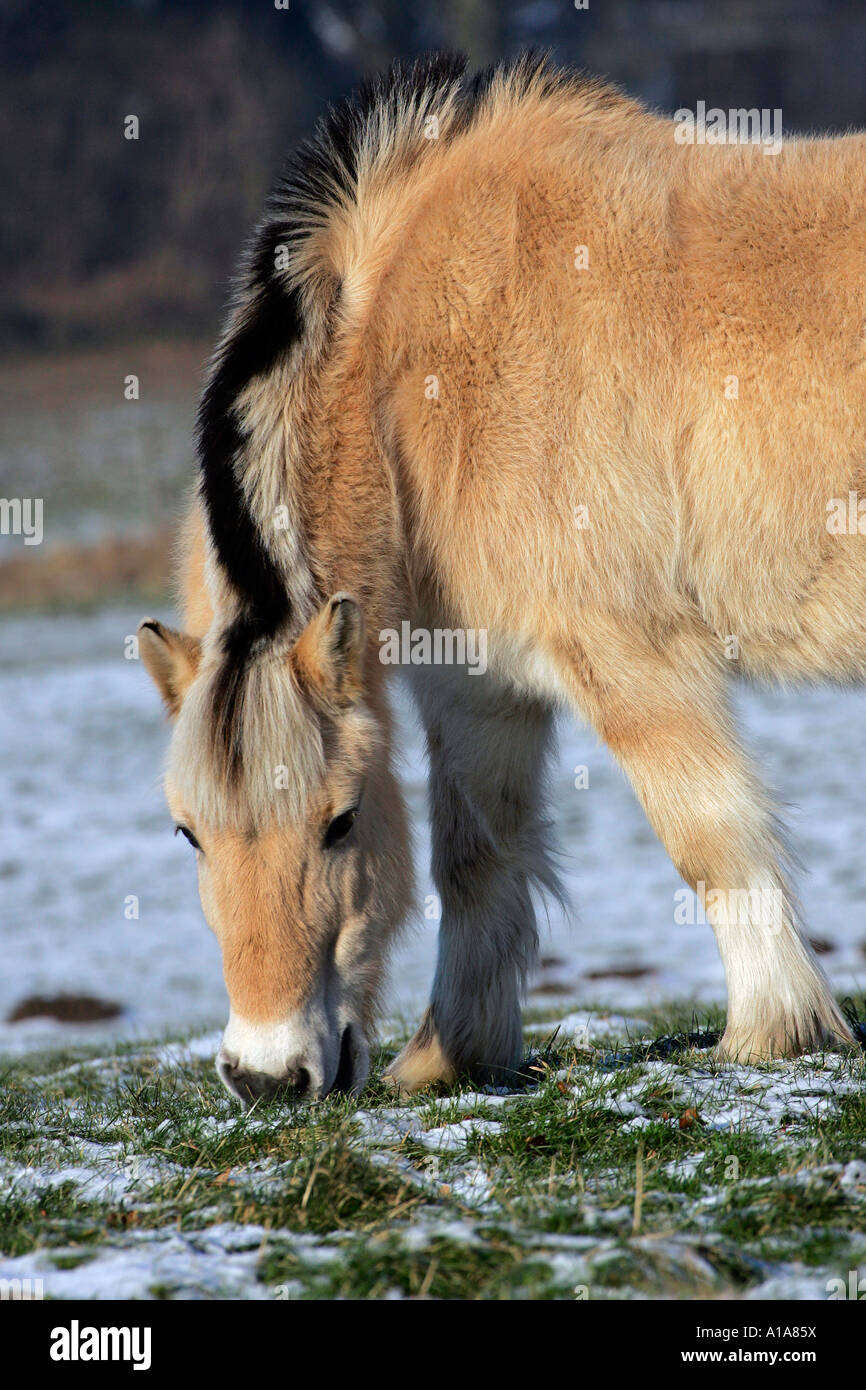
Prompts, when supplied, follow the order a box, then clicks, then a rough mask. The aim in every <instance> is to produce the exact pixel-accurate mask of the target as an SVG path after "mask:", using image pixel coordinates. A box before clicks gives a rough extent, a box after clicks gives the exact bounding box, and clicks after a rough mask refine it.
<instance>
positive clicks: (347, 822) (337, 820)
mask: <svg viewBox="0 0 866 1390" xmlns="http://www.w3.org/2000/svg"><path fill="white" fill-rule="evenodd" d="M357 814H358V808H357V806H353V807H352V809H351V810H350V811H343V812H342V813H341V814H340V815H339V816H335V817H334V819H333V820H332V821H331V824H330V825H329V826H328V828H327V830H326V831H325V840H324V848H325V849H331V848H332V847H333V846H334V845H338V844H339V843H340V841H341V840H345V838H346V836H347V835H348V834H349V831H350V830H351V829H352V826H353V825H354V824H355V817H356V816H357Z"/></svg>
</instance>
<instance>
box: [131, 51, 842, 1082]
mask: <svg viewBox="0 0 866 1390" xmlns="http://www.w3.org/2000/svg"><path fill="white" fill-rule="evenodd" d="M198 448H199V456H200V465H201V469H200V487H199V496H198V500H197V504H196V508H195V510H194V513H193V515H192V517H191V519H190V522H189V526H188V530H187V533H186V543H185V547H184V554H185V579H184V589H185V598H184V608H185V620H184V621H185V631H183V632H175V631H172V630H171V629H169V628H167V627H165V626H163V625H162V624H161V623H159V622H156V621H153V620H146V621H145V622H144V623H143V624H142V626H141V629H140V643H141V648H140V649H141V655H142V657H143V660H144V662H145V665H146V666H147V668H148V670H149V672H150V674H151V675H152V676H153V678H154V679H155V681H156V684H157V686H158V687H159V689H160V691H161V693H162V696H163V699H164V701H165V703H166V705H167V707H168V710H169V712H170V715H171V716H172V719H173V725H174V727H173V733H172V739H171V750H170V758H169V764H168V770H167V776H166V791H167V798H168V803H169V806H170V809H171V813H172V816H173V818H174V821H175V822H176V824H177V826H178V827H179V828H180V829H181V830H182V831H183V833H184V834H185V835H186V837H187V839H188V840H189V841H190V842H191V844H192V845H193V847H194V849H195V852H196V860H197V865H198V874H199V883H200V890H201V899H202V905H203V908H204V912H205V915H206V917H207V919H208V922H209V923H210V925H211V927H212V928H213V930H214V931H215V933H216V935H217V937H218V938H219V941H220V945H221V948H222V955H223V963H224V970H225V978H226V983H227V987H228V993H229V998H230V1004H231V1013H230V1018H229V1022H228V1025H227V1028H226V1031H225V1035H224V1039H223V1043H222V1046H221V1049H220V1052H219V1057H218V1069H219V1072H220V1075H221V1076H222V1078H223V1080H224V1081H225V1083H226V1084H227V1086H228V1087H229V1088H230V1089H231V1090H232V1091H233V1092H234V1093H236V1094H237V1095H238V1096H240V1097H241V1098H243V1099H246V1100H249V1099H251V1098H255V1097H258V1096H260V1095H265V1094H270V1093H271V1092H273V1091H274V1090H276V1089H278V1088H281V1089H285V1090H286V1091H287V1092H289V1093H293V1094H295V1095H297V1096H301V1095H309V1096H322V1095H326V1094H327V1093H328V1092H329V1091H331V1090H333V1089H335V1088H336V1089H342V1090H353V1089H357V1088H359V1087H360V1086H361V1085H362V1084H363V1082H364V1080H365V1078H366V1075H367V1072H368V1068H369V1047H370V1037H371V1030H372V1028H373V1026H374V1022H375V1014H376V1001H377V997H378V995H379V993H380V987H381V979H382V973H383V967H384V964H385V959H386V953H387V948H388V945H389V941H391V940H392V938H393V935H394V933H395V931H396V930H397V929H398V927H399V925H400V923H401V922H402V920H403V919H404V917H405V916H406V913H407V911H408V908H409V905H410V899H411V895H412V884H411V870H410V854H409V845H408V832H407V822H406V815H405V811H404V809H403V802H402V799H401V794H400V790H399V787H398V784H397V781H396V779H395V775H394V771H393V762H392V727H391V719H390V716H389V712H388V704H387V700H386V678H387V676H388V675H389V673H390V671H391V670H392V669H393V668H392V666H390V665H388V664H387V663H386V662H384V661H383V660H382V659H381V658H382V654H383V652H382V643H383V640H384V636H385V634H387V633H393V632H400V631H402V630H403V627H402V625H403V624H404V623H409V624H410V625H411V629H412V630H413V631H416V630H423V631H428V632H429V631H431V630H434V629H437V628H442V629H448V630H452V631H453V630H462V631H464V632H465V631H469V630H470V629H475V630H479V631H483V632H484V633H485V634H486V639H487V669H486V670H485V671H484V672H483V673H482V672H480V671H479V670H472V669H469V668H468V667H466V666H464V667H460V666H456V665H448V664H429V665H411V666H410V667H409V668H408V671H407V675H408V677H409V680H410V682H411V685H412V689H413V692H414V697H415V699H416V701H417V705H418V708H419V711H420V715H421V718H422V720H423V723H424V726H425V730H426V736H427V743H428V748H429V756H430V804H431V811H432V822H433V873H434V877H435V881H436V885H437V888H438V891H439V895H440V898H441V905H442V920H441V931H440V945H439V957H438V965H437V970H436V976H435V982H434V985H433V992H432V999H431V1002H430V1005H429V1008H428V1010H427V1011H426V1013H425V1015H424V1018H423V1020H422V1021H421V1024H420V1027H419V1029H418V1032H417V1033H416V1035H415V1036H414V1038H413V1039H412V1040H411V1041H410V1042H409V1044H408V1045H407V1046H406V1048H405V1049H404V1050H403V1052H402V1053H401V1054H400V1055H399V1056H398V1057H397V1059H396V1060H395V1062H394V1063H393V1065H392V1066H391V1068H390V1076H391V1077H392V1079H393V1081H394V1083H395V1084H396V1085H398V1086H400V1087H401V1088H404V1089H406V1090H411V1089H413V1088H417V1087H420V1086H423V1085H425V1084H427V1083H429V1082H432V1081H435V1080H445V1081H447V1080H450V1079H452V1078H454V1077H455V1076H457V1075H458V1074H460V1073H468V1074H472V1075H474V1076H476V1077H479V1076H487V1077H490V1076H493V1077H496V1076H499V1077H503V1076H507V1075H508V1073H509V1071H510V1070H511V1069H512V1068H514V1067H515V1066H516V1065H517V1063H518V1061H519V1058H520V1055H521V1022H520V1001H521V993H522V989H523V985H524V981H525V977H526V973H527V969H528V968H529V967H530V965H531V963H532V960H533V954H534V951H535V949H536V921H535V910H534V892H535V890H536V889H537V888H538V886H539V885H540V886H542V887H544V886H547V887H553V886H555V878H554V874H553V872H552V869H551V863H550V857H549V846H548V834H549V832H548V827H547V823H546V820H545V817H544V805H543V793H544V771H545V758H546V753H547V751H548V747H549V743H550V738H551V723H552V719H553V714H554V711H555V710H556V708H557V707H559V708H563V707H564V708H567V709H569V710H572V711H574V712H576V713H577V714H578V715H579V716H581V717H582V718H583V719H584V720H586V721H588V722H589V724H590V725H591V726H592V727H593V728H594V729H595V730H596V731H597V732H598V734H599V735H600V736H601V737H602V738H603V739H604V741H605V742H606V744H607V746H608V748H609V749H610V750H611V752H612V753H613V755H614V757H615V758H616V759H617V760H618V762H619V763H620V765H621V766H622V767H623V769H624V770H625V772H626V773H627V774H628V776H629V778H630V779H631V782H632V784H633V786H634V788H635V791H636V793H637V796H638V797H639V799H640V801H641V802H642V804H643V806H644V809H645V811H646V814H647V816H648V818H649V820H650V822H651V824H652V825H653V827H654V828H655V830H656V832H657V833H658V835H659V837H660V839H661V841H662V842H663V844H664V845H665V847H666V849H667V850H668V853H669V854H670V856H671V859H672V860H673V862H674V864H675V865H676V867H677V869H678V870H679V872H680V873H681V874H682V876H683V878H684V879H685V881H686V882H687V883H688V884H689V885H691V886H692V887H693V888H695V889H697V890H698V891H699V892H700V893H702V894H704V897H705V901H706V904H707V908H706V911H707V916H708V918H709V920H710V921H711V923H712V925H713V927H714V930H715V932H716V936H717V940H718V945H719V949H720V952H721V955H722V958H723V961H724V967H725V972H726V976H727V984H728V1016H727V1026H726V1029H725V1032H724V1035H723V1037H722V1039H721V1042H720V1044H719V1050H718V1052H719V1056H720V1057H721V1058H722V1059H734V1058H740V1059H756V1058H763V1057H767V1056H771V1055H782V1054H790V1053H793V1052H798V1051H803V1050H809V1049H812V1048H815V1047H820V1046H824V1045H828V1044H837V1043H841V1044H850V1043H851V1041H852V1039H851V1033H850V1030H849V1029H848V1027H847V1025H846V1022H845V1020H844V1018H843V1017H842V1015H841V1014H840V1011H839V1009H838V1008H837V1006H836V1004H835V1002H834V1000H833V998H832V996H831V993H830V991H829V988H828V984H827V981H826V980H825V978H824V976H823V974H822V972H821V970H820V968H819V966H818V964H817V962H816V960H815V958H814V955H813V953H812V951H811V949H810V947H809V945H808V942H807V940H806V939H805V938H804V936H803V934H802V932H801V930H800V927H799V926H798V922H797V916H796V910H795V904H794V900H793V898H792V895H791V891H790V889H789V886H788V881H787V874H786V859H785V853H784V848H783V843H782V840H781V838H780V834H779V830H778V827H777V823H776V819H775V816H774V812H773V808H772V806H771V804H770V802H769V799H768V797H767V796H766V795H765V793H764V791H763V789H762V787H761V784H760V782H759V781H758V779H757V777H756V775H755V773H754V771H753V770H752V767H751V765H750V763H749V761H748V760H747V758H746V756H745V754H744V752H743V751H742V750H741V747H740V745H739V742H738V739H737V736H736V732H735V728H734V724H733V720H732V717H731V713H730V708H729V687H730V684H731V677H732V676H735V675H743V676H745V677H749V678H755V679H762V680H773V679H778V680H783V681H793V680H795V679H802V680H816V679H831V680H837V681H855V680H856V681H860V680H862V679H863V678H864V675H866V540H864V539H863V536H862V535H861V534H860V526H859V522H858V520H857V518H858V516H859V510H858V505H855V506H854V509H853V515H854V517H855V520H854V524H853V526H850V525H847V526H846V525H845V524H835V523H834V524H833V525H828V520H831V519H832V517H833V516H836V515H837V513H836V512H835V511H834V510H833V509H834V508H835V507H836V503H835V502H834V499H843V500H844V501H845V508H844V510H845V514H846V515H847V514H848V513H850V512H851V508H850V506H849V502H850V498H851V496H852V495H855V494H858V489H863V488H864V487H866V136H862V135H849V136H846V137H844V138H840V139H827V140H821V139H817V140H815V139H803V140H800V139H797V140H790V141H787V142H785V143H784V144H783V147H782V148H781V150H780V151H779V152H778V153H776V154H775V155H774V156H772V157H768V155H767V153H765V150H764V149H763V148H762V147H761V146H760V145H755V144H729V145H724V144H715V145H709V144H704V145H695V144H688V143H682V142H681V141H680V140H679V139H678V138H677V134H676V123H675V122H674V121H672V120H669V119H665V118H662V117H660V116H658V115H655V114H652V113H650V112H648V111H647V110H645V109H644V108H643V107H642V106H640V105H639V104H637V103H635V102H634V101H632V100H629V99H628V98H626V97H624V96H622V95H621V94H620V93H619V92H617V91H615V90H613V89H611V88H610V87H608V86H606V85H602V84H599V83H596V82H593V81H590V80H587V79H586V78H578V77H574V76H571V75H567V74H563V73H560V72H558V71H554V70H552V69H551V68H550V67H549V66H548V65H547V64H546V63H545V62H544V61H543V60H542V61H539V60H536V59H523V60H521V61H519V62H517V63H516V64H513V65H511V66H509V67H506V68H498V69H495V70H492V71H491V72H489V73H485V74H481V75H479V76H477V77H474V78H471V77H469V76H468V75H467V74H466V71H465V68H464V65H463V63H462V62H460V61H459V60H457V59H452V58H442V57H436V58H434V59H431V60H428V61H424V62H421V63H419V64H416V65H414V66H409V67H407V66H397V67H396V68H395V69H394V70H393V71H392V72H390V73H389V74H388V75H387V76H385V77H383V78H380V79H378V80H376V81H374V82H373V83H372V84H370V85H369V86H368V87H366V88H365V89H364V90H363V91H362V92H361V94H360V95H359V96H358V97H357V98H354V99H353V100H352V101H350V102H348V103H347V104H345V105H343V106H341V107H339V108H338V109H336V110H334V111H333V112H332V113H331V114H330V115H329V116H328V117H327V118H326V119H325V120H324V122H323V124H322V125H321V127H320V128H319V130H318V133H317V134H316V135H315V137H314V139H313V140H312V141H311V142H310V143H309V144H307V145H304V146H302V147H301V149H300V150H299V151H298V153H297V154H296V155H295V156H294V157H293V158H292V159H291V160H290V162H289V164H288V166H287V168H286V170H285V173H284V175H283V177H282V179H281V181H280V183H279V184H278V186H277V188H276V191H275V192H274V193H273V195H272V197H271V199H270V201H269V203H268V205H267V209H266V213H265V216H264V219H263V221H262V223H261V225H260V226H259V229H258V231H257V233H256V235H255V237H254V240H253V242H252V245H251V247H250V249H249V251H248V254H247V257H246V260H245V262H244V266H243V270H242V275H241V279H240V283H239V289H238V292H237V297H236V300H235V303H234V306H233V309H232V311H231V314H230V317H229V321H228V325H227V328H226V331H225V334H224V337H223V339H222V342H221V344H220V346H219V348H218V350H217V352H216V356H215V359H214V362H213V364H212V367H211V370H210V374H209V378H208V381H207V384H206V387H205V390H204V393H203V398H202V402H201V407H200V413H199V421H198ZM839 505H841V503H840V504H839ZM837 510H838V509H837ZM837 521H838V516H837ZM863 529H864V531H866V523H864V528H863ZM672 918H673V910H672ZM672 925H673V922H672Z"/></svg>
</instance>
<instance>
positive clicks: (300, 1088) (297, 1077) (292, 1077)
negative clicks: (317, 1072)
mask: <svg viewBox="0 0 866 1390" xmlns="http://www.w3.org/2000/svg"><path fill="white" fill-rule="evenodd" d="M285 1087H286V1090H287V1091H288V1092H289V1093H290V1094H291V1095H293V1096H295V1097H296V1098H297V1099H298V1100H301V1099H302V1097H303V1096H305V1095H306V1094H307V1092H308V1091H309V1089H310V1073H309V1072H308V1071H307V1068H306V1067H296V1068H295V1070H294V1071H290V1072H289V1074H288V1075H287V1077H286V1080H285Z"/></svg>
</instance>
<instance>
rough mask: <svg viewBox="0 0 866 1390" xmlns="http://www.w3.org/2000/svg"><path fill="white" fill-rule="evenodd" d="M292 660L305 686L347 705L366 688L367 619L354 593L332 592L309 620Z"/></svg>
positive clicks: (329, 700) (323, 696)
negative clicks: (365, 620)
mask: <svg viewBox="0 0 866 1390" xmlns="http://www.w3.org/2000/svg"><path fill="white" fill-rule="evenodd" d="M291 661H292V662H293V664H294V667H295V670H296V671H297V673H298V676H299V678H300V679H301V681H302V682H303V684H304V685H306V686H308V687H309V688H311V689H312V690H314V691H316V692H317V693H318V694H319V695H320V696H321V697H322V698H323V699H324V700H325V701H326V703H327V704H330V705H337V706H339V707H342V708H345V707H346V706H348V705H351V704H353V703H354V702H355V700H357V699H358V697H359V695H360V694H361V692H362V690H363V674H364V671H363V667H364V619H363V616H362V614H361V608H360V605H359V604H358V603H357V602H356V600H355V599H353V598H352V596H351V594H344V593H339V594H333V595H332V597H331V598H329V599H328V601H327V603H325V604H323V605H322V607H321V608H320V609H319V611H318V613H317V614H316V615H315V617H314V618H312V619H311V620H310V622H309V623H307V626H306V627H305V628H304V630H303V632H302V633H301V635H300V637H299V638H298V640H297V642H296V643H295V645H294V647H293V648H292V653H291Z"/></svg>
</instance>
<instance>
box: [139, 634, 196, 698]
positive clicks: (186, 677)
mask: <svg viewBox="0 0 866 1390" xmlns="http://www.w3.org/2000/svg"><path fill="white" fill-rule="evenodd" d="M138 650H139V654H140V656H141V659H142V661H143V662H144V665H145V667H146V669H147V671H148V672H149V673H150V675H151V677H152V679H153V682H154V684H155V685H156V688H157V690H158V691H159V693H160V695H161V696H162V698H163V700H164V702H165V706H166V709H167V710H168V712H169V714H170V715H171V717H172V718H174V716H175V715H176V714H177V712H178V710H179V709H180V707H181V705H182V704H183V697H184V695H185V694H186V692H187V690H188V689H189V687H190V686H191V685H192V683H193V681H194V680H195V677H196V672H197V671H198V664H199V661H200V659H201V642H200V641H199V640H198V638H197V637H189V636H188V635H187V634H186V633H185V632H175V630H174V628H173V627H165V626H164V625H163V624H162V623H159V622H157V620H156V618H142V620H141V622H140V623H139V625H138Z"/></svg>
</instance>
